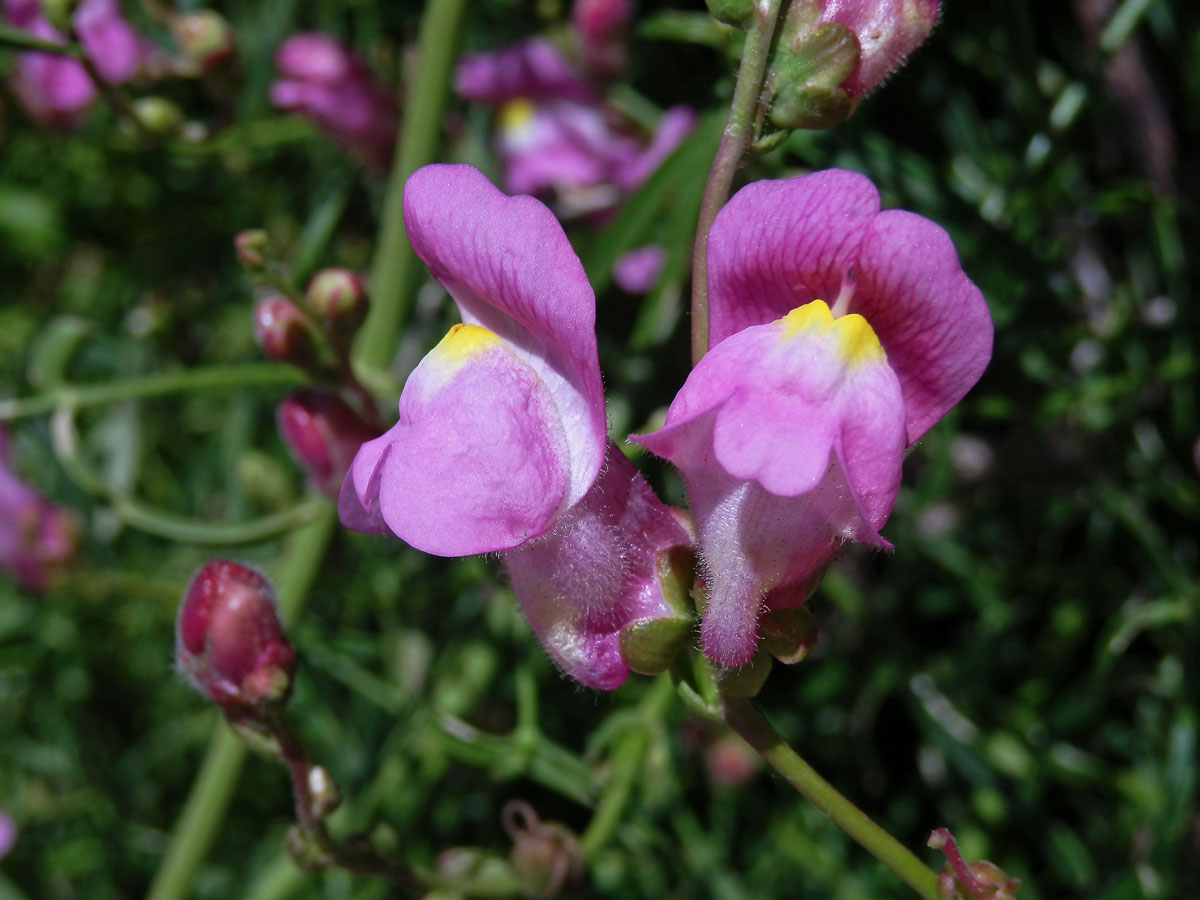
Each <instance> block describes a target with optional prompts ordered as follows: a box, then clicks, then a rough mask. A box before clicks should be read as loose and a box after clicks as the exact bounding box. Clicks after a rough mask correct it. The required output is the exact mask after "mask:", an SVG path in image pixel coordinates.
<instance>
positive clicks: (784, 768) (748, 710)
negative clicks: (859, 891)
mask: <svg viewBox="0 0 1200 900" xmlns="http://www.w3.org/2000/svg"><path fill="white" fill-rule="evenodd" d="M721 717H722V718H723V719H724V720H725V723H726V724H727V725H729V727H730V728H732V729H733V730H734V731H736V732H737V733H738V734H739V735H740V736H741V737H742V739H743V740H745V741H746V743H748V744H749V745H750V746H751V747H753V748H754V749H755V750H757V751H758V753H759V755H760V756H762V758H763V759H764V760H765V761H766V763H767V764H768V765H769V766H771V768H773V769H774V770H775V771H776V772H778V773H779V774H780V775H782V776H783V778H784V780H786V781H787V783H788V784H790V785H791V786H792V787H794V788H795V789H796V790H797V791H799V792H800V793H801V794H802V795H803V796H804V797H805V799H807V800H808V801H809V802H810V803H811V804H812V805H813V806H815V807H816V808H817V809H819V810H821V812H823V813H825V814H826V815H827V816H829V818H830V819H832V820H833V822H834V824H835V825H837V826H838V828H840V829H842V831H844V832H846V834H848V835H849V836H850V837H852V838H854V840H855V841H857V842H858V843H859V844H860V845H861V846H862V847H863V848H864V849H866V850H867V852H869V853H870V854H871V855H872V856H874V857H875V858H876V859H877V860H879V861H880V862H881V863H883V864H884V865H885V866H887V867H888V868H889V869H891V870H892V872H894V873H895V874H896V875H897V876H898V877H899V878H900V879H901V880H903V881H904V882H905V883H906V884H908V886H909V887H911V888H912V889H913V890H914V891H916V892H917V894H919V895H920V896H921V897H923V898H925V900H938V897H939V895H938V889H937V879H936V877H935V875H934V874H933V872H932V871H931V870H930V869H929V867H928V866H926V865H925V863H923V862H921V860H920V859H918V858H917V857H916V856H915V855H914V854H913V853H912V852H910V851H909V850H908V848H906V847H905V846H904V845H903V844H901V843H900V842H899V841H897V840H896V839H895V838H894V837H892V836H891V835H890V834H888V832H886V831H885V830H884V829H883V828H881V827H880V826H879V825H878V824H876V823H875V821H874V820H873V819H871V818H870V817H869V816H868V815H867V814H866V813H864V812H863V811H862V810H861V809H859V808H858V807H857V806H855V805H854V804H853V803H851V802H850V800H848V799H847V798H846V797H845V796H843V795H842V794H841V793H839V792H838V790H837V788H835V787H834V786H833V785H831V784H830V783H829V782H828V781H826V780H825V779H824V778H822V777H821V776H820V775H819V774H818V773H817V771H816V770H815V769H814V768H813V767H812V766H810V765H809V764H808V763H807V762H806V761H805V760H804V759H803V757H801V756H800V754H798V753H797V752H796V751H795V750H793V749H792V748H791V746H789V745H788V743H787V741H785V740H784V739H783V737H782V736H780V734H779V732H777V731H776V730H775V728H774V726H772V725H771V723H770V722H768V721H767V719H766V717H765V716H764V715H763V714H762V713H761V712H759V710H758V708H757V707H756V706H755V705H754V703H753V702H752V701H751V700H749V699H748V698H742V697H728V696H723V697H722V698H721Z"/></svg>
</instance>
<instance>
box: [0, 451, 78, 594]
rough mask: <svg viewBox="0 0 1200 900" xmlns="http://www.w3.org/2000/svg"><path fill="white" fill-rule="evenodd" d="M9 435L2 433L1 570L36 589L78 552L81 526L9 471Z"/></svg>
mask: <svg viewBox="0 0 1200 900" xmlns="http://www.w3.org/2000/svg"><path fill="white" fill-rule="evenodd" d="M8 457H9V452H8V436H7V435H6V434H5V433H4V432H3V431H2V430H0V569H3V570H4V571H6V572H8V573H9V574H10V575H12V576H13V577H14V578H16V579H17V581H19V582H20V583H21V584H23V585H24V586H25V587H27V588H31V589H33V590H43V589H44V588H45V587H46V585H47V584H49V582H50V579H51V576H52V574H53V572H54V570H55V569H56V568H57V567H58V566H60V565H62V564H63V563H65V562H66V561H67V560H68V559H70V558H71V556H72V555H74V553H75V547H76V544H77V540H78V533H79V526H78V521H77V518H76V516H75V514H74V513H73V512H71V511H70V510H68V509H65V508H63V507H61V506H56V505H55V504H53V503H51V502H50V501H49V500H47V499H46V498H45V497H43V496H41V495H40V494H39V493H37V492H36V491H35V490H34V489H33V488H31V487H30V486H29V485H27V484H26V483H25V482H24V481H22V480H21V479H20V478H18V477H17V476H16V475H15V474H14V473H13V472H12V470H11V469H9V467H8V466H9V461H8Z"/></svg>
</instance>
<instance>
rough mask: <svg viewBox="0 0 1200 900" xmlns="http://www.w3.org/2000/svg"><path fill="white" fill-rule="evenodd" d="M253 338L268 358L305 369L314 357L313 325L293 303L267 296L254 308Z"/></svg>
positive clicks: (315, 350) (315, 353) (315, 351)
mask: <svg viewBox="0 0 1200 900" xmlns="http://www.w3.org/2000/svg"><path fill="white" fill-rule="evenodd" d="M254 339H255V340H256V341H258V345H259V346H260V347H261V348H262V352H263V355H264V356H266V357H267V359H273V360H276V361H278V362H285V363H291V364H292V365H293V366H299V367H300V368H306V367H307V366H310V365H312V364H313V362H315V361H316V359H317V343H316V339H315V336H314V334H313V330H312V326H311V325H310V324H309V322H308V319H307V318H306V317H305V315H304V313H302V312H301V311H300V309H299V307H297V306H296V305H295V304H294V303H292V302H291V301H290V300H287V299H285V298H284V297H267V298H266V299H265V300H260V301H259V302H258V305H256V306H255V307H254Z"/></svg>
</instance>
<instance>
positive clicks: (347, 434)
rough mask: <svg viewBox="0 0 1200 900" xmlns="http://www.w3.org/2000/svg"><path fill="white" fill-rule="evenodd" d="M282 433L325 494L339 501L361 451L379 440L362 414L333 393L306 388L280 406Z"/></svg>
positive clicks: (301, 464)
mask: <svg viewBox="0 0 1200 900" xmlns="http://www.w3.org/2000/svg"><path fill="white" fill-rule="evenodd" d="M277 419H278V422H279V434H280V435H281V436H282V437H283V442H284V443H285V444H287V446H288V449H289V450H290V451H291V453H292V457H293V458H294V459H295V460H296V462H297V463H298V464H299V465H300V467H301V468H303V469H304V470H305V471H306V472H307V473H308V475H309V477H310V478H311V479H312V481H313V484H314V485H315V486H316V487H317V489H318V490H320V491H321V492H322V493H324V494H325V495H327V496H329V497H334V498H336V497H337V495H338V492H339V491H340V490H341V487H342V479H343V478H345V476H346V470H347V469H348V468H350V463H351V462H353V461H354V454H356V453H357V452H358V448H359V447H361V446H362V445H363V444H365V443H366V442H367V441H369V440H371V439H372V438H375V437H378V436H379V435H378V434H377V432H376V429H374V428H372V427H371V426H370V425H369V424H368V423H367V422H366V421H365V420H364V419H363V418H362V417H361V416H360V415H359V414H358V413H356V412H355V411H354V410H353V409H351V408H350V407H349V406H348V405H347V404H346V403H345V402H343V401H342V400H341V398H339V397H338V396H337V395H336V394H334V393H332V392H330V391H323V390H315V389H311V388H304V389H301V390H298V391H295V392H294V393H292V394H291V395H289V396H288V397H287V399H286V400H284V401H283V402H282V403H281V404H279V411H278V415H277Z"/></svg>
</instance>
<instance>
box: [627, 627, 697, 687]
mask: <svg viewBox="0 0 1200 900" xmlns="http://www.w3.org/2000/svg"><path fill="white" fill-rule="evenodd" d="M693 627H694V622H693V620H692V617H691V616H679V617H671V618H661V619H639V620H638V621H636V622H630V623H629V624H628V625H626V626H625V627H624V628H622V629H621V632H620V634H619V636H618V638H617V648H618V649H619V650H620V653H621V658H622V659H623V660H625V663H626V664H627V665H628V666H629V668H631V669H633V671H635V672H639V673H640V674H642V675H657V674H659V673H660V672H665V671H667V670H668V669H669V668H671V666H672V665H673V664H674V662H675V659H676V658H677V657H678V656H679V654H680V653H681V652H683V650H684V649H686V648H687V646H688V643H689V642H690V641H691V638H692V632H693Z"/></svg>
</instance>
